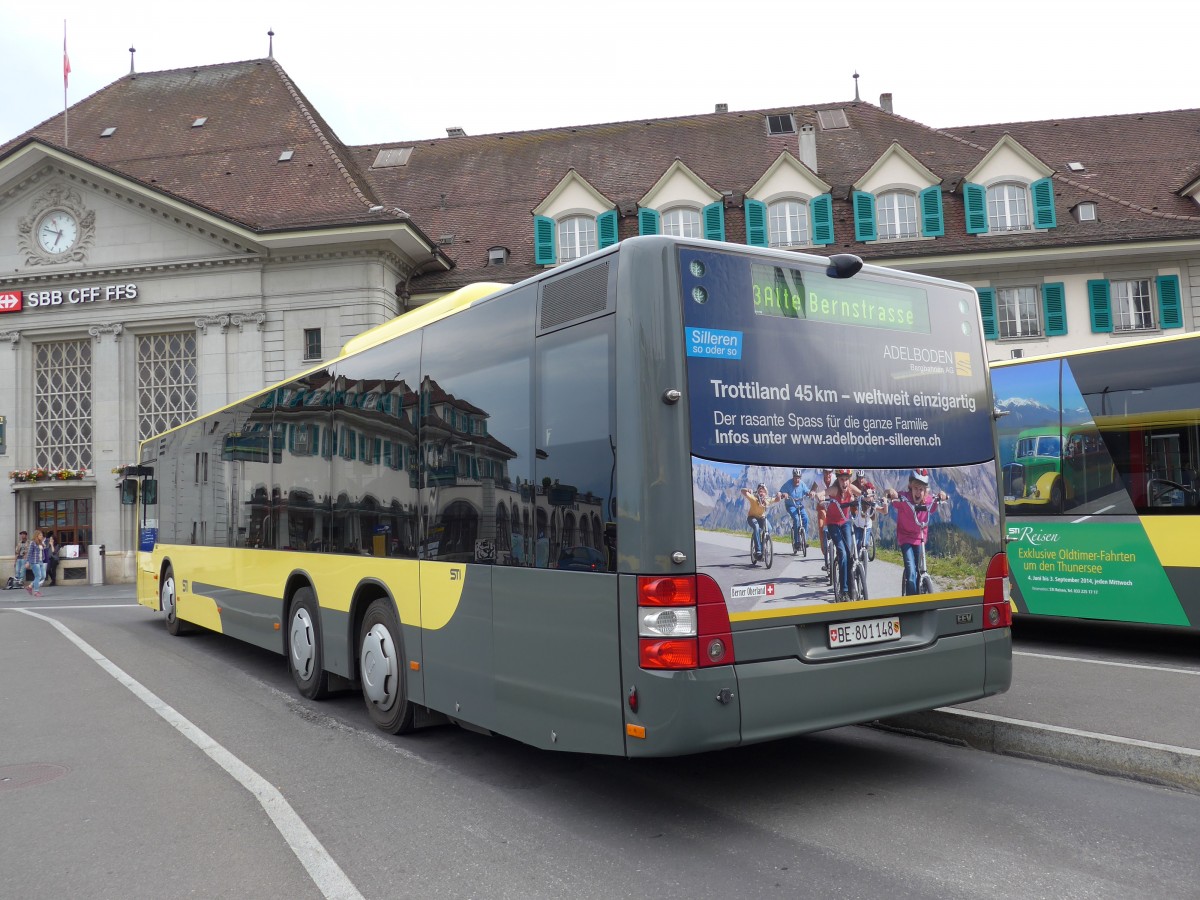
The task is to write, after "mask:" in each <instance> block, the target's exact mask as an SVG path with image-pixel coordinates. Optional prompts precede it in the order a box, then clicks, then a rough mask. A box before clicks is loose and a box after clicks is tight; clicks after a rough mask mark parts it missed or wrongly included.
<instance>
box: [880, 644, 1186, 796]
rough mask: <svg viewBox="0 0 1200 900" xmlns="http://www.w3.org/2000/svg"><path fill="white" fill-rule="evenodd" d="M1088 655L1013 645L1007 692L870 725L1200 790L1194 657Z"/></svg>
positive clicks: (1109, 652) (1082, 651) (1117, 653)
mask: <svg viewBox="0 0 1200 900" xmlns="http://www.w3.org/2000/svg"><path fill="white" fill-rule="evenodd" d="M1016 629H1017V634H1018V635H1020V633H1021V631H1020V623H1018V625H1017V626H1016ZM1089 655H1090V654H1089V653H1088V651H1087V650H1086V649H1084V648H1083V647H1082V645H1081V646H1080V648H1079V649H1078V650H1072V651H1068V652H1063V653H1054V652H1050V651H1045V652H1044V651H1041V650H1039V649H1036V648H1032V649H1029V650H1025V649H1022V646H1021V645H1020V643H1018V646H1017V648H1016V649H1015V651H1014V653H1013V682H1012V687H1011V688H1009V690H1008V692H1007V693H1004V694H1000V695H997V696H994V697H986V698H984V699H983V700H976V701H975V702H973V703H964V704H961V705H959V706H954V707H943V708H941V709H935V710H929V711H928V712H922V713H912V714H910V715H906V716H900V717H897V718H894V719H888V720H887V721H885V722H880V723H878V724H879V725H880V726H882V727H884V728H888V729H892V730H897V731H903V732H907V733H910V734H919V735H923V736H927V737H933V738H937V739H940V740H948V741H951V742H954V743H962V744H965V745H967V746H970V747H975V748H977V749H980V750H987V751H989V752H992V753H1006V754H1010V755H1013V756H1023V757H1027V758H1029V759H1038V760H1043V761H1047V762H1052V763H1057V764H1061V765H1069V766H1077V767H1079V768H1083V769H1089V770H1091V771H1094V772H1100V773H1102V774H1106V775H1119V776H1122V777H1126V778H1136V779H1139V780H1143V781H1149V782H1153V783H1156V784H1163V785H1167V786H1170V787H1177V788H1183V789H1185V790H1189V791H1196V792H1200V717H1198V716H1197V715H1196V708H1197V701H1196V698H1197V697H1198V696H1200V659H1197V660H1196V662H1194V663H1192V662H1175V663H1170V662H1164V663H1144V662H1141V661H1139V658H1138V656H1137V654H1135V653H1133V652H1130V653H1128V654H1123V653H1121V652H1120V651H1114V650H1113V649H1112V648H1111V647H1109V648H1106V650H1105V652H1104V654H1103V655H1104V657H1105V658H1104V659H1103V660H1101V659H1086V658H1084V657H1087V656H1089Z"/></svg>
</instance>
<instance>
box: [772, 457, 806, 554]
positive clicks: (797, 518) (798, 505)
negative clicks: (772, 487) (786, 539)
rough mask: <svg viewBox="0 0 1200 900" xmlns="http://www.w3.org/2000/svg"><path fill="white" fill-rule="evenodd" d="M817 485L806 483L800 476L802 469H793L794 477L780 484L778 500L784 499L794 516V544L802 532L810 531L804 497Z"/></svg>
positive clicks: (777, 493) (789, 511)
mask: <svg viewBox="0 0 1200 900" xmlns="http://www.w3.org/2000/svg"><path fill="white" fill-rule="evenodd" d="M810 487H816V484H815V482H814V483H813V484H812V485H807V484H805V483H804V482H803V481H802V480H801V478H800V470H799V469H792V477H791V478H789V479H788V480H787V481H785V482H784V483H783V484H781V485H780V486H779V490H778V492H776V494H775V498H776V499H777V500H782V501H783V502H784V505H785V509H787V511H788V513H789V514H790V515H791V517H792V544H793V545H795V544H798V543H799V542H800V532H801V531H803V532H804V533H805V534H807V533H808V513H807V512H806V511H805V509H804V498H805V497H807V496H808V492H809V488H810Z"/></svg>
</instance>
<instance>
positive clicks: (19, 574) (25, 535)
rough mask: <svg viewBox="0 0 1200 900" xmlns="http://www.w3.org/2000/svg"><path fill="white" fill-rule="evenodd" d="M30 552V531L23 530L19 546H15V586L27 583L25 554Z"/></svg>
mask: <svg viewBox="0 0 1200 900" xmlns="http://www.w3.org/2000/svg"><path fill="white" fill-rule="evenodd" d="M28 553H29V532H28V531H22V532H21V534H20V537H19V539H18V540H17V546H16V547H15V548H13V556H14V557H15V560H14V562H13V580H12V586H13V587H20V586H21V585H23V584H24V583H25V556H26V554H28Z"/></svg>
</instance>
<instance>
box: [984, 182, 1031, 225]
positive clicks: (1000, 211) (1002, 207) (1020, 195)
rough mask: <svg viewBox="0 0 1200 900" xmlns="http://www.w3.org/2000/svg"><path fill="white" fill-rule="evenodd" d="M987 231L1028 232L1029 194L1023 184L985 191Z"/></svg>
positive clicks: (991, 188) (992, 187) (1002, 186)
mask: <svg viewBox="0 0 1200 900" xmlns="http://www.w3.org/2000/svg"><path fill="white" fill-rule="evenodd" d="M987 211H988V231H1028V230H1029V194H1028V191H1027V190H1026V189H1025V185H1023V184H1011V183H1010V184H994V185H992V186H991V187H990V188H988V189H987Z"/></svg>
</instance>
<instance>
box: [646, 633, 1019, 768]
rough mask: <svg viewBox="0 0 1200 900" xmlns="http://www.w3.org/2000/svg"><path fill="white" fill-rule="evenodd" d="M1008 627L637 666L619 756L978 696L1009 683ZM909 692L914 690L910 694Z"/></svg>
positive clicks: (693, 747)
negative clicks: (843, 654) (873, 649)
mask: <svg viewBox="0 0 1200 900" xmlns="http://www.w3.org/2000/svg"><path fill="white" fill-rule="evenodd" d="M1011 680H1012V635H1011V632H1010V630H1009V629H1007V628H997V629H995V630H993V631H985V632H973V633H966V634H957V635H950V636H946V637H942V638H940V639H938V640H937V641H935V642H933V643H932V644H929V645H927V646H924V647H921V648H920V649H910V650H905V651H902V652H897V653H892V654H886V653H885V654H883V655H881V656H877V657H873V658H871V664H870V665H867V666H864V665H862V659H861V658H859V659H858V660H853V659H846V660H826V661H823V662H820V663H811V662H801V661H800V660H799V659H798V658H796V657H791V658H787V659H776V660H767V661H763V662H751V663H737V664H735V665H733V666H715V667H713V668H706V669H698V670H693V671H688V672H669V673H668V672H647V671H643V672H641V675H640V677H639V678H638V685H637V688H638V697H639V711H638V713H636V714H632V715H631V714H629V713H628V712H627V713H626V722H627V723H628V724H633V725H636V726H639V727H642V728H644V729H645V731H644V736H643V737H633V736H627V737H626V741H625V750H626V754H627V755H628V756H630V757H640V756H674V755H677V754H682V753H699V752H704V751H709V750H719V749H723V748H727V747H736V746H739V745H742V744H755V743H760V742H762V741H771V740H778V739H779V738H786V737H792V736H795V735H798V734H806V733H808V732H813V731H821V730H824V729H826V728H836V727H839V726H842V725H853V724H857V723H861V722H870V721H873V720H875V719H881V718H888V717H890V716H896V715H900V714H902V713H908V712H914V711H917V710H922V709H931V708H934V707H938V706H946V705H950V704H955V703H964V702H967V701H970V700H978V699H979V698H980V697H986V696H988V695H990V694H995V693H1000V692H1002V691H1005V690H1007V689H1008V686H1009V684H1010V682H1011ZM913 698H920V699H919V700H914V699H913Z"/></svg>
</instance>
